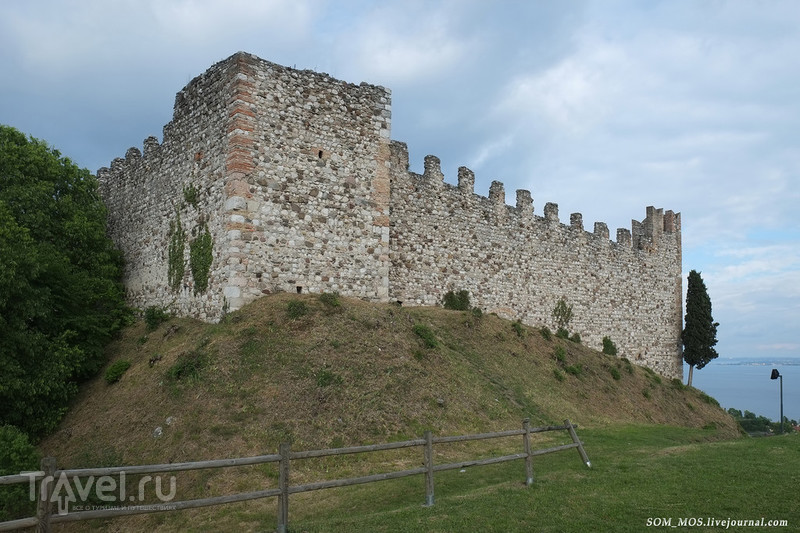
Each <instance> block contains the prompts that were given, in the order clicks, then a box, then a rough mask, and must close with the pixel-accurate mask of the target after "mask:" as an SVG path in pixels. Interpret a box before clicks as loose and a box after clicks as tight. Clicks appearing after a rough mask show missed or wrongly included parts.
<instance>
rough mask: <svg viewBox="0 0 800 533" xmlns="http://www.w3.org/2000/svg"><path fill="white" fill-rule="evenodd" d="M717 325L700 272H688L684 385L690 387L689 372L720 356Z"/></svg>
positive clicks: (690, 378) (684, 329) (682, 337)
mask: <svg viewBox="0 0 800 533" xmlns="http://www.w3.org/2000/svg"><path fill="white" fill-rule="evenodd" d="M717 326H719V323H717V322H714V319H713V318H712V317H711V298H709V296H708V291H707V290H706V284H705V283H703V278H702V277H701V276H700V273H699V272H697V271H695V270H692V271H691V272H689V286H688V288H687V290H686V316H685V318H684V328H683V332H682V333H681V340H682V341H683V360H684V361H686V364H688V365H689V379H688V382H687V385H689V386H690V387H691V385H692V373H693V371H694V369H695V367H697V369H698V370H700V369H701V368H703V367H704V366H706V365H707V364H708V363H710V362H711V361H712V360H713V359H716V358H717V356H718V355H719V354H718V353H717V351H716V350H715V349H714V345H715V344H717Z"/></svg>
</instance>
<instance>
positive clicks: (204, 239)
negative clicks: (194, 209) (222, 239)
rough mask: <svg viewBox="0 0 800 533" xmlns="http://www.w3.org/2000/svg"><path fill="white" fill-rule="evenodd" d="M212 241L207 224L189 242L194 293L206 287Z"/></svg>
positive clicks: (211, 257) (203, 290)
mask: <svg viewBox="0 0 800 533" xmlns="http://www.w3.org/2000/svg"><path fill="white" fill-rule="evenodd" d="M213 245H214V243H213V241H212V239H211V234H210V233H209V232H208V226H205V225H204V226H203V233H201V234H200V236H199V237H197V238H196V239H195V240H193V241H192V242H191V244H189V268H190V269H191V270H192V278H193V279H194V293H195V294H198V293H201V292H205V290H206V289H207V288H208V273H209V272H210V271H211V262H212V260H213V259H214V257H213V255H212V253H211V252H212V248H213Z"/></svg>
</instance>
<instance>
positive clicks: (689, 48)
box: [0, 0, 800, 376]
mask: <svg viewBox="0 0 800 533" xmlns="http://www.w3.org/2000/svg"><path fill="white" fill-rule="evenodd" d="M237 51H246V52H250V53H253V54H255V55H257V56H259V57H261V58H263V59H266V60H269V61H273V62H275V63H279V64H282V65H286V66H290V67H296V68H298V69H311V70H315V71H317V72H325V73H328V74H330V75H331V76H334V77H336V78H339V79H342V80H345V81H349V82H353V83H359V82H361V81H366V82H368V83H371V84H375V85H382V86H384V87H388V88H390V89H391V90H392V138H393V139H395V140H399V141H403V142H406V143H407V144H408V147H409V152H410V159H411V169H412V170H414V171H417V172H421V171H422V162H423V159H424V157H425V156H426V155H428V154H433V155H436V156H438V157H439V158H440V159H441V160H442V169H443V171H444V173H445V180H446V181H448V182H450V183H456V180H457V177H456V173H457V168H458V167H459V166H462V165H465V166H467V167H469V168H471V169H472V170H473V171H474V172H475V174H476V184H475V190H476V192H477V193H479V194H482V195H484V196H486V195H488V189H489V184H490V183H491V181H493V180H499V181H502V182H503V183H504V184H505V190H506V191H507V192H506V201H507V202H509V203H513V202H514V198H515V194H514V191H515V190H516V189H528V190H530V191H531V192H532V195H533V198H534V209H535V213H536V214H538V215H540V216H541V215H542V213H543V208H544V204H545V203H547V202H555V203H557V204H559V213H560V218H561V221H562V222H563V223H569V214H570V213H573V212H580V213H582V214H583V219H584V225H585V227H586V228H587V229H589V230H591V229H592V228H593V225H594V224H593V223H594V222H595V221H601V222H606V223H607V224H608V226H609V229H610V233H611V235H612V238H613V236H614V235H616V228H619V227H622V228H628V229H630V227H631V219H636V220H642V219H643V218H644V217H645V207H646V206H649V205H653V206H655V207H660V208H664V209H665V210H673V211H676V212H680V213H681V217H682V237H683V270H684V275H683V287H684V288H683V290H684V299H685V291H686V276H687V275H688V272H689V270H697V271H698V272H700V273H701V275H702V277H703V280H704V281H705V283H706V286H707V288H708V293H709V296H710V297H711V301H712V305H713V317H714V320H715V321H717V322H719V324H720V325H719V328H718V332H717V337H718V339H719V343H718V344H717V346H716V349H717V351H718V352H719V354H720V356H721V357H733V358H750V359H765V358H773V359H778V358H780V359H785V358H798V359H800V338H798V332H800V224H798V215H797V211H798V206H800V192H798V185H800V150H798V134H799V133H800V98H799V96H800V92H799V91H800V89H798V88H800V2H797V1H795V0H786V1H778V0H776V1H771V0H750V1H748V0H730V1H720V0H664V1H658V0H651V1H648V0H636V1H634V0H585V1H584V0H569V1H556V0H550V1H545V0H542V1H502V0H496V1H491V2H489V1H478V0H430V1H417V0H400V1H394V0H383V1H378V2H370V1H366V0H361V1H359V0H344V1H338V2H335V1H325V0H223V1H212V0H138V1H137V0H3V1H2V2H0V67H1V68H0V123H2V124H7V125H10V126H14V127H15V128H17V129H19V130H21V131H23V132H24V133H26V134H28V135H32V136H33V137H36V138H39V139H43V140H45V141H47V142H48V143H49V144H50V145H52V146H53V147H55V148H57V149H58V150H60V151H61V153H62V154H64V155H66V156H68V157H69V158H71V159H72V160H73V161H75V162H76V163H77V164H78V165H80V166H81V167H85V168H88V169H89V170H90V171H92V172H96V171H97V169H98V168H100V167H103V166H109V165H110V162H111V160H112V159H113V158H115V157H123V156H124V155H125V152H126V150H127V149H128V148H129V147H132V146H134V147H137V148H140V149H141V148H142V141H143V140H144V139H145V138H146V137H148V136H150V135H155V136H157V137H158V138H159V140H160V139H161V137H162V128H163V126H164V125H165V124H166V123H167V122H169V121H170V119H171V117H172V108H173V104H174V100H175V94H176V93H177V92H178V91H179V90H181V88H182V87H184V86H185V85H186V84H187V83H188V82H189V81H190V80H191V79H192V78H194V77H195V76H198V75H200V74H201V73H202V72H204V71H205V70H206V69H207V68H208V67H210V66H211V65H212V64H214V63H215V62H217V61H220V60H222V59H225V58H226V57H228V56H230V55H231V54H233V53H235V52H237ZM642 290H643V291H646V290H647V287H642ZM712 366H713V363H712V364H711V365H709V366H708V367H706V368H712ZM707 371H708V370H706V369H703V370H701V371H700V372H707ZM697 375H698V374H697V373H696V374H695V376H697Z"/></svg>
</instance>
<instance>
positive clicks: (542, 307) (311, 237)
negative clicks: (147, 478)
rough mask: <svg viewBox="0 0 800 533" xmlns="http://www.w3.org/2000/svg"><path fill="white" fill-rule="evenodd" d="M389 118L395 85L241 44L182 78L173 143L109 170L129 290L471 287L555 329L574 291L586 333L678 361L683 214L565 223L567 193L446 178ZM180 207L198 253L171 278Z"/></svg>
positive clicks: (420, 291)
mask: <svg viewBox="0 0 800 533" xmlns="http://www.w3.org/2000/svg"><path fill="white" fill-rule="evenodd" d="M390 128H391V97H390V92H389V91H388V90H387V89H385V88H383V87H378V86H373V85H368V84H364V83H362V84H360V85H353V84H349V83H345V82H342V81H339V80H336V79H333V78H331V77H329V76H327V75H325V74H318V73H315V72H310V71H298V70H294V69H290V68H286V67H281V66H279V65H275V64H273V63H270V62H267V61H264V60H261V59H259V58H257V57H255V56H252V55H249V54H244V53H238V54H235V55H234V56H231V57H230V58H228V59H226V60H224V61H221V62H219V63H217V64H215V65H214V66H212V67H211V68H210V69H209V70H208V71H206V72H205V73H204V74H203V75H201V76H198V77H197V78H195V79H194V80H192V81H191V82H190V83H189V84H188V85H187V86H186V88H184V89H183V90H182V91H181V92H179V93H178V95H177V97H176V102H175V115H174V118H173V120H172V121H171V122H170V123H169V124H168V125H167V126H165V128H164V137H163V143H162V144H160V145H159V144H158V142H157V140H156V139H155V138H148V139H146V140H145V143H144V153H141V152H140V151H139V150H138V149H135V148H132V149H130V150H128V153H127V154H126V157H125V158H124V159H115V160H114V161H113V162H112V165H111V168H110V169H100V170H99V171H98V178H99V179H100V184H101V193H102V195H103V197H104V199H105V200H106V203H107V205H108V207H109V218H110V233H111V237H112V238H113V239H114V241H115V242H116V243H117V244H118V246H119V247H120V248H121V249H122V251H123V253H124V255H125V258H126V270H125V280H124V281H125V284H126V287H127V290H128V297H129V300H130V301H131V303H133V304H134V305H137V306H139V307H147V306H150V305H162V306H170V307H171V308H172V309H173V310H174V311H176V312H178V313H180V314H185V315H191V316H197V317H199V318H202V319H205V320H215V319H218V318H219V317H220V316H221V315H222V313H223V312H224V309H231V310H234V309H238V308H240V307H241V306H243V305H244V304H246V303H247V302H249V301H252V300H253V299H254V298H256V297H258V296H260V295H261V294H267V293H270V292H277V291H292V292H293V291H298V292H315V293H320V292H325V291H328V292H333V291H336V292H339V293H340V294H342V295H344V296H351V297H358V298H365V299H368V300H373V301H389V300H399V301H402V302H403V303H404V304H411V305H436V304H438V303H440V302H441V299H442V296H443V294H444V293H445V292H446V291H448V290H461V289H466V290H469V291H470V293H471V295H472V300H473V304H475V305H478V306H480V307H481V308H483V309H484V310H486V311H488V312H497V313H498V314H501V315H503V316H507V317H509V318H520V319H522V321H523V322H526V323H528V324H532V325H548V326H550V327H553V319H552V316H550V313H551V311H552V309H553V307H554V306H555V304H556V302H557V301H558V299H559V298H564V299H565V300H566V301H567V302H568V303H569V304H571V305H573V311H574V315H575V318H574V319H573V322H572V323H571V328H570V329H571V330H573V331H577V332H579V333H580V334H581V336H582V337H583V339H584V342H585V343H587V344H589V345H590V346H593V347H599V346H600V345H601V341H602V337H603V336H604V335H609V336H610V337H611V338H612V339H613V340H614V341H615V342H616V343H617V345H618V348H619V349H620V355H623V356H626V357H628V358H630V359H631V360H634V361H636V362H638V363H640V364H645V365H647V366H650V367H652V368H654V369H656V370H658V371H659V372H661V373H663V374H665V375H668V376H680V375H681V374H682V365H681V362H680V345H679V338H680V330H681V323H682V322H681V252H680V246H681V239H680V215H678V214H674V213H672V212H670V211H668V212H667V213H664V212H663V211H662V210H656V209H653V208H648V210H647V217H646V218H645V219H644V221H643V222H641V223H640V222H636V221H634V222H633V227H632V230H631V231H628V230H618V232H617V241H616V242H612V241H610V240H609V236H608V229H607V228H606V227H605V225H604V224H596V225H595V231H594V233H589V232H586V231H584V230H583V227H582V221H581V217H580V215H579V214H574V215H573V216H572V217H571V223H570V225H564V224H561V223H560V222H559V220H558V212H557V210H558V207H557V206H556V205H555V204H547V205H546V206H545V208H544V216H542V217H540V216H537V215H534V213H533V203H532V199H531V195H530V193H529V192H527V191H517V202H516V207H510V206H508V205H506V204H505V192H504V191H503V185H502V184H501V183H499V182H494V183H493V184H492V187H491V189H490V191H489V197H488V198H486V197H482V196H479V195H477V194H475V193H474V179H475V178H474V175H473V174H472V172H471V171H469V170H468V169H466V168H463V167H462V168H461V169H459V175H458V186H453V185H449V184H447V183H444V181H443V176H442V173H441V170H440V166H439V161H438V159H436V158H435V157H433V156H428V157H427V158H425V172H424V174H423V175H418V174H415V173H412V172H410V171H409V170H408V153H407V150H406V148H405V145H404V144H402V143H398V142H391V141H390ZM187 190H188V191H194V192H195V193H196V194H194V195H193V196H190V195H187V194H185V193H184V191H187ZM178 222H180V227H181V229H182V230H183V231H184V232H185V238H184V239H183V241H182V242H184V243H185V249H184V250H183V254H182V257H181V258H179V259H181V260H182V264H183V265H185V266H186V267H185V272H184V273H183V276H182V277H181V278H180V280H178V281H179V283H177V284H176V285H173V286H170V279H169V278H168V274H167V273H168V270H169V265H170V261H171V257H170V254H172V255H173V256H175V255H177V254H176V252H175V251H174V249H173V252H170V251H169V250H170V243H173V245H174V243H175V242H176V238H175V235H176V231H177V227H178ZM205 231H208V232H209V234H210V235H211V237H212V240H213V248H212V249H213V252H212V255H213V261H212V264H211V269H210V272H209V274H208V288H207V289H206V290H204V291H197V290H196V288H197V286H198V285H197V281H196V280H195V279H194V277H193V276H194V275H193V274H192V272H191V268H189V266H188V265H189V264H190V246H191V243H192V242H194V240H196V239H198V237H199V236H200V235H201V234H203V233H204V232H205ZM173 248H174V246H173ZM172 262H173V263H174V262H175V260H174V257H173V258H172Z"/></svg>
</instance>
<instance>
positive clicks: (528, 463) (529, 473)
mask: <svg viewBox="0 0 800 533" xmlns="http://www.w3.org/2000/svg"><path fill="white" fill-rule="evenodd" d="M522 429H524V430H525V433H523V434H522V442H523V443H524V445H525V485H527V486H529V487H530V486H531V485H533V455H531V420H530V418H526V419H525V420H523V421H522Z"/></svg>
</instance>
